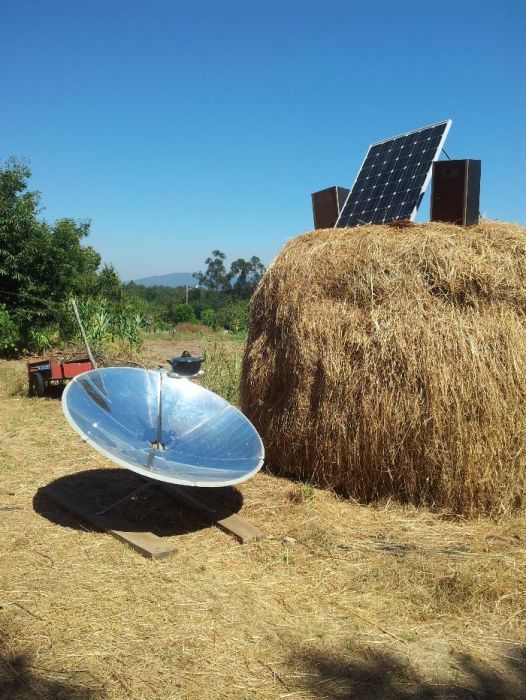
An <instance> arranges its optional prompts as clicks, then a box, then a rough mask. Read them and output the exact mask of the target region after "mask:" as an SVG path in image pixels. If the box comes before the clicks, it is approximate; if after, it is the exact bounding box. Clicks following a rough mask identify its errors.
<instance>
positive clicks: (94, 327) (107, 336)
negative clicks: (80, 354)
mask: <svg viewBox="0 0 526 700" xmlns="http://www.w3.org/2000/svg"><path fill="white" fill-rule="evenodd" d="M77 306H78V310H79V314H80V317H81V320H82V323H83V325H84V329H85V331H86V335H87V336H88V340H89V342H90V343H93V345H94V347H95V348H102V346H104V345H105V344H107V343H112V342H114V341H124V342H125V343H128V345H129V346H130V347H131V348H134V349H136V350H138V349H139V348H140V346H141V344H142V327H143V325H144V319H143V317H142V316H141V315H140V314H139V313H137V312H136V310H135V309H134V308H133V306H130V307H127V306H122V305H116V304H111V303H109V302H108V301H106V300H105V299H83V300H79V301H77ZM76 339H77V340H78V341H79V342H82V341H81V337H80V332H78V333H77V338H76Z"/></svg>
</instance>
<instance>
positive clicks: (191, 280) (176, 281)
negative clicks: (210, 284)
mask: <svg viewBox="0 0 526 700" xmlns="http://www.w3.org/2000/svg"><path fill="white" fill-rule="evenodd" d="M133 282H135V284H143V285H144V286H145V287H155V286H159V287H160V286H162V287H184V286H185V284H187V285H188V286H189V287H195V286H196V285H197V280H196V279H195V277H193V276H192V273H191V272H172V273H171V274H169V275H155V276H154V277H141V279H138V280H133Z"/></svg>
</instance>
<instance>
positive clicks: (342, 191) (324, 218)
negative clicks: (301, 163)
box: [311, 187, 350, 228]
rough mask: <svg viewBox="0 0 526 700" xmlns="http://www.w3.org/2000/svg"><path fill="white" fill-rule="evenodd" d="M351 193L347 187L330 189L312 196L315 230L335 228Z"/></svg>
mask: <svg viewBox="0 0 526 700" xmlns="http://www.w3.org/2000/svg"><path fill="white" fill-rule="evenodd" d="M349 192H350V190H348V189H346V188H345V187H328V188H327V189H326V190H320V191H319V192H314V193H313V194H312V195H311V197H312V216H313V218H314V228H333V227H334V224H335V223H336V221H337V219H338V217H339V215H340V212H341V210H342V209H343V205H344V204H345V200H346V199H347V196H348V194H349Z"/></svg>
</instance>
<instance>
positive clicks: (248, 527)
mask: <svg viewBox="0 0 526 700" xmlns="http://www.w3.org/2000/svg"><path fill="white" fill-rule="evenodd" d="M160 487H161V489H162V490H163V491H164V492H165V493H168V494H170V495H171V496H173V497H174V498H176V499H177V500H178V501H181V502H182V503H184V504H185V505H187V506H190V507H191V508H192V509H194V510H195V511H197V512H198V513H199V514H200V515H202V516H204V517H205V518H206V519H207V520H209V521H210V522H211V523H213V524H214V525H217V526H218V527H219V528H221V530H224V531H225V532H228V533H229V534H230V535H234V537H236V538H237V539H238V540H239V541H240V542H241V544H249V543H250V542H257V541H258V540H262V539H265V537H266V535H265V533H263V532H261V530H258V528H257V527H256V526H255V525H253V524H252V523H251V522H249V521H248V520H247V519H246V518H243V516H241V515H238V514H237V513H228V514H225V509H224V507H222V506H219V505H218V504H214V502H213V501H212V500H210V499H208V498H207V497H206V496H205V495H204V494H202V491H203V490H204V489H199V494H196V492H195V490H192V489H191V487H188V486H177V485H176V484H166V483H163V484H160Z"/></svg>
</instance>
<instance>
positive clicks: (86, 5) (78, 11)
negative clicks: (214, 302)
mask: <svg viewBox="0 0 526 700" xmlns="http://www.w3.org/2000/svg"><path fill="white" fill-rule="evenodd" d="M525 57H526V2H525V1H524V0H473V1H472V0H441V1H440V2H437V0H419V1H418V2H417V1H416V0H348V1H347V2H344V1H337V0H325V1H322V0H301V1H300V0H279V1H278V0H261V1H260V0H257V1H253V0H236V1H226V0H217V1H206V0H192V1H186V0H184V1H183V0H172V1H171V2H170V1H164V2H161V1H160V0H148V1H147V0H143V1H137V0H82V1H81V0H45V1H44V0H33V1H30V0H0V62H1V63H0V68H1V70H0V101H1V108H0V159H5V158H6V157H8V156H10V155H17V156H24V157H26V158H28V159H29V160H30V163H31V168H32V172H33V178H32V181H31V187H32V188H33V189H38V190H40V191H41V192H42V195H43V204H44V205H45V207H46V209H45V211H44V212H43V215H44V216H45V218H47V219H48V220H50V221H53V220H55V219H56V218H58V217H63V216H70V217H73V218H76V219H85V218H89V219H91V221H92V228H91V234H90V236H89V239H88V241H87V242H88V243H90V244H91V245H93V246H94V247H95V248H96V249H97V250H98V251H99V252H100V253H101V255H102V257H103V260H104V261H105V262H108V263H112V264H114V265H115V268H116V269H117V271H118V272H119V274H120V276H121V278H122V279H133V278H138V277H143V276H148V275H153V274H162V273H169V272H182V271H189V272H193V271H195V270H197V269H203V268H204V259H205V258H206V257H207V256H208V255H209V254H210V251H211V250H212V249H214V248H219V249H221V250H223V251H224V252H225V253H226V254H227V256H228V259H229V261H231V260H232V259H234V258H237V257H244V258H248V257H250V256H252V255H257V256H259V257H260V258H261V259H262V260H263V262H264V263H265V264H268V263H269V262H270V261H271V260H272V259H273V258H274V257H275V255H276V254H277V253H278V252H279V250H280V249H281V248H282V246H283V245H284V243H285V242H286V241H287V239H289V238H292V237H294V236H296V235H298V234H300V233H303V232H304V231H307V230H310V229H311V228H312V214H311V204H310V193H311V192H314V191H316V190H319V189H322V188H324V187H328V186H330V185H333V184H337V185H342V186H350V185H352V183H353V181H354V178H355V176H356V172H357V169H358V167H359V165H360V163H361V162H362V159H363V157H364V155H365V152H366V149H367V147H368V146H369V144H370V143H371V142H374V141H378V140H380V139H384V138H387V137H389V136H394V135H396V134H399V133H402V132H405V131H411V130H413V129H417V128H419V127H421V126H426V125H428V124H432V123H435V122H439V121H443V120H445V119H448V118H451V119H452V120H453V126H452V129H451V132H450V135H449V137H448V140H447V143H446V150H447V151H448V153H449V155H450V156H451V157H453V158H479V159H481V160H482V168H483V173H482V193H481V210H482V212H483V213H485V215H486V216H488V217H491V218H496V219H502V220H507V221H516V222H519V223H521V224H526V175H525V169H526V137H525V127H526V96H525V88H526V60H525ZM428 210H429V203H428V198H426V199H425V200H424V203H423V205H422V209H421V213H420V214H419V219H421V220H426V219H427V218H428Z"/></svg>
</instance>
